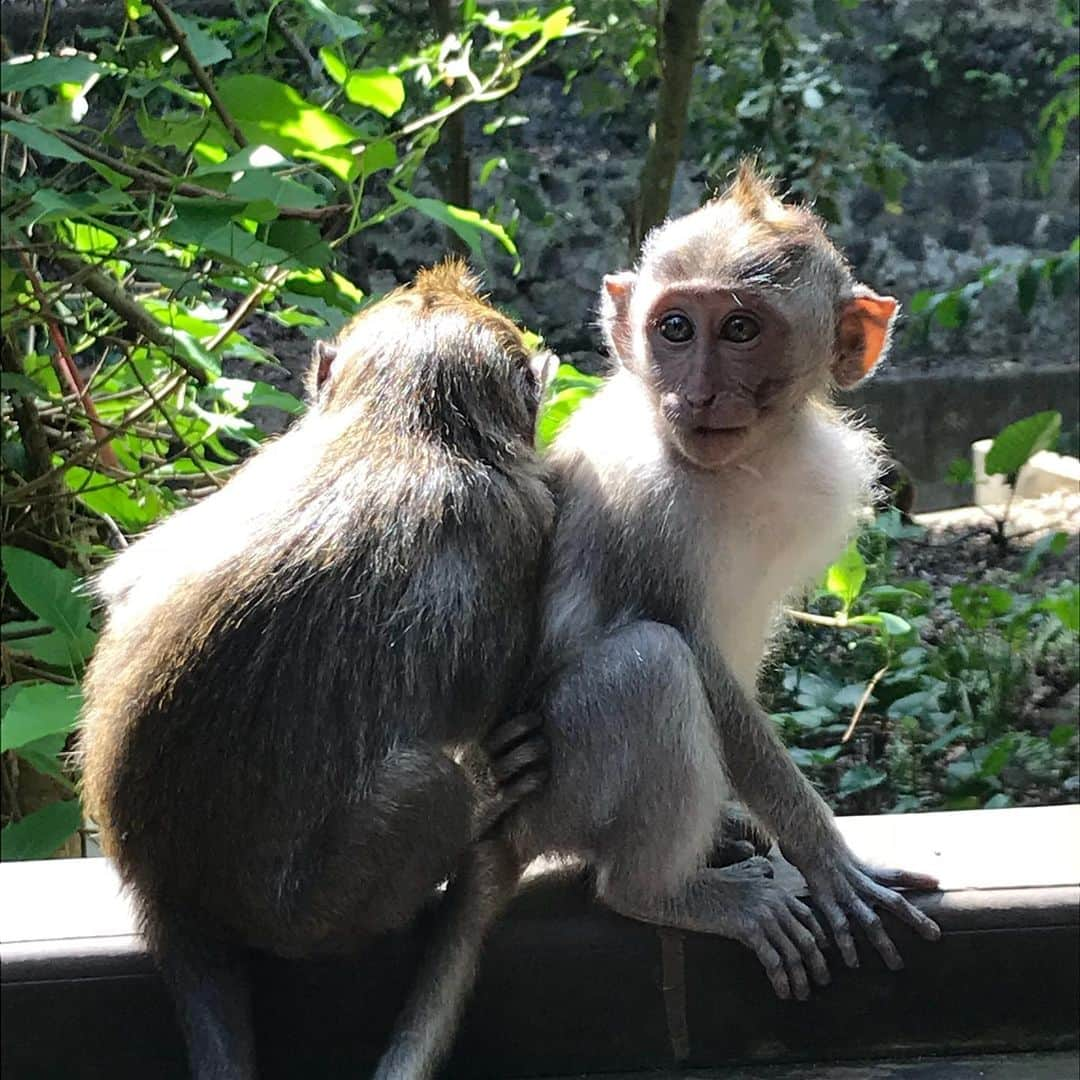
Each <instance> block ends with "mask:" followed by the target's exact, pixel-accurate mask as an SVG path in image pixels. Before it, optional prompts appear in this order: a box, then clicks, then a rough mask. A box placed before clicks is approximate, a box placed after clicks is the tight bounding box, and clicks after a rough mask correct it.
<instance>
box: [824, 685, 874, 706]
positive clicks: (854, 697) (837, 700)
mask: <svg viewBox="0 0 1080 1080" xmlns="http://www.w3.org/2000/svg"><path fill="white" fill-rule="evenodd" d="M865 690H866V686H865V685H864V684H863V683H849V684H848V685H847V686H844V687H842V688H841V689H840V690H838V691H837V692H836V694H835V695H834V696H833V699H832V704H833V705H834V707H835V708H837V709H853V708H855V706H856V705H858V704H859V702H860V701H862V696H863V692H864V691H865Z"/></svg>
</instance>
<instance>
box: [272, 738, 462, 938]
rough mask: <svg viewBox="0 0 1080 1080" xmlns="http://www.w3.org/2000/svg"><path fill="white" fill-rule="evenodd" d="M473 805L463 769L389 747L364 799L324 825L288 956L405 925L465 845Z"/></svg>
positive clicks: (431, 751)
mask: <svg viewBox="0 0 1080 1080" xmlns="http://www.w3.org/2000/svg"><path fill="white" fill-rule="evenodd" d="M473 803H474V792H473V787H472V784H471V783H470V781H469V780H468V778H467V777H466V775H465V772H464V771H463V770H462V769H461V768H460V767H459V766H458V765H457V764H456V763H455V762H453V761H451V760H450V758H449V757H447V756H446V755H445V754H444V753H443V752H442V751H441V750H440V749H439V748H437V747H429V746H410V747H398V748H397V749H395V750H393V751H391V752H390V753H389V754H388V755H387V757H386V758H385V759H384V760H383V761H382V762H380V763H379V765H378V767H377V769H376V770H375V771H374V773H373V775H372V777H371V779H370V780H369V782H368V784H367V785H365V790H364V792H363V797H362V798H358V799H356V801H355V802H350V803H349V804H348V805H346V806H342V807H341V808H340V810H339V811H338V813H337V815H336V816H335V817H334V818H333V819H331V820H330V821H328V823H327V826H326V831H325V833H324V836H323V838H322V839H321V849H322V852H323V853H324V854H323V858H322V861H321V863H320V865H319V866H318V867H317V868H316V869H315V870H314V871H313V873H312V876H311V882H310V884H309V886H308V887H307V889H306V890H305V892H304V895H303V900H302V905H301V906H302V913H301V915H300V917H299V919H298V920H297V926H298V928H299V931H298V932H299V939H298V941H296V942H291V943H287V944H288V948H289V951H297V949H300V950H303V949H305V948H319V947H321V948H326V947H333V946H335V945H336V944H337V943H340V945H341V947H343V948H344V947H348V944H349V942H350V941H351V942H355V941H356V940H357V939H358V938H360V937H361V936H362V935H366V934H368V933H376V932H379V931H382V930H389V929H393V928H395V927H400V926H404V925H405V924H407V923H408V922H409V921H410V920H411V919H412V918H413V916H414V915H415V914H416V912H417V911H418V910H419V909H420V908H421V907H422V906H423V905H424V904H425V903H426V902H427V901H428V900H429V899H430V898H431V897H432V895H433V894H434V892H435V889H436V887H437V886H438V885H439V883H440V882H442V881H445V880H446V879H447V877H449V876H450V875H451V874H452V873H453V872H454V870H455V869H456V867H457V866H458V863H459V861H460V859H461V856H462V854H463V853H464V852H465V850H466V849H467V848H468V846H469V843H470V842H471V840H472V815H473Z"/></svg>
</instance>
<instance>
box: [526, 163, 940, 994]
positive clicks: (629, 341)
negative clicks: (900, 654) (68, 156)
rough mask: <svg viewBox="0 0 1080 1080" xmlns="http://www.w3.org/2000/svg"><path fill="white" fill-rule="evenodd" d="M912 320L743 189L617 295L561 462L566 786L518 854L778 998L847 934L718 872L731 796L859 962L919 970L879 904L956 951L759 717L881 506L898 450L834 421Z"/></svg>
mask: <svg viewBox="0 0 1080 1080" xmlns="http://www.w3.org/2000/svg"><path fill="white" fill-rule="evenodd" d="M896 306H897V305H896V302H895V301H894V300H892V299H890V298H887V297H881V296H878V295H876V294H875V293H873V292H872V291H871V290H869V289H867V288H866V287H865V286H862V285H859V284H858V283H856V282H855V281H854V280H853V279H852V276H851V273H850V271H849V269H848V267H847V266H846V264H845V263H844V261H843V259H842V257H841V256H840V255H839V253H838V252H837V251H836V250H835V248H834V247H833V246H832V245H831V244H830V243H829V242H828V240H827V239H826V237H825V234H824V231H823V229H822V227H821V225H820V223H819V222H818V221H817V219H816V218H815V217H814V216H813V215H812V214H811V213H810V212H809V211H807V210H804V209H799V208H793V207H788V206H785V205H783V204H782V203H781V202H780V201H779V200H778V199H777V198H776V197H775V196H774V195H773V193H772V191H771V189H770V187H769V185H768V184H767V183H766V182H765V181H763V180H762V179H760V178H759V177H758V176H757V175H755V173H754V172H753V170H752V169H750V168H749V167H744V168H743V169H742V170H741V172H740V174H739V176H738V179H737V180H736V181H735V183H734V184H733V186H732V187H731V189H730V190H729V191H728V192H727V193H725V195H724V196H723V197H721V198H719V199H716V200H714V201H713V202H710V203H708V204H707V205H705V206H704V207H703V208H702V209H700V210H698V211H697V212H696V213H693V214H690V215H688V216H687V217H685V218H681V219H678V220H675V221H671V222H669V223H667V224H665V225H664V226H662V227H661V228H659V229H657V230H656V231H655V232H654V233H653V234H652V235H651V236H650V237H649V238H648V240H647V242H646V244H645V247H644V250H643V254H642V258H641V262H640V264H639V267H638V270H637V272H636V273H627V274H619V275H615V276H613V277H609V278H607V279H606V280H605V294H604V307H603V323H604V328H605V332H606V335H607V338H608V343H609V345H610V348H611V351H612V353H613V355H614V357H615V358H616V360H617V361H618V363H619V365H620V367H619V370H617V371H616V373H615V374H614V375H613V376H612V377H611V378H610V380H609V381H608V382H607V383H606V385H605V386H604V387H603V388H602V389H601V391H600V392H599V393H598V394H597V395H596V396H595V398H593V399H592V400H591V401H590V402H587V403H586V404H585V405H583V406H582V408H581V409H580V410H579V411H578V413H577V414H576V415H575V416H574V417H573V419H572V420H571V422H570V424H569V425H568V427H567V428H566V429H564V431H563V433H562V434H561V435H560V437H559V438H558V440H557V441H556V444H555V448H554V452H553V455H552V459H551V464H552V468H553V471H554V474H555V477H556V492H557V500H558V503H559V521H558V524H557V527H556V535H555V540H554V542H553V549H552V552H553V553H552V567H551V570H550V577H549V580H548V583H547V586H546V595H545V604H544V642H543V645H542V648H541V656H542V657H543V662H544V663H545V664H546V665H547V667H548V669H549V670H550V671H551V673H552V674H551V678H550V681H549V683H548V689H547V691H546V694H545V698H544V701H543V707H542V710H541V711H542V714H543V718H544V722H545V730H546V731H547V733H548V736H549V738H550V740H551V746H552V759H551V783H550V786H549V787H548V788H547V789H546V790H545V792H544V793H543V794H542V795H541V796H540V797H539V798H537V799H536V800H535V801H533V802H531V803H530V804H528V805H526V806H523V807H522V812H521V814H520V816H519V817H518V818H517V819H516V822H515V825H514V830H513V832H514V840H515V843H516V845H517V848H518V851H519V855H520V857H521V858H522V859H525V858H528V857H531V856H533V855H535V854H539V853H565V854H576V855H579V856H582V857H584V858H585V859H586V860H587V862H588V863H590V864H591V866H592V868H593V871H594V873H595V878H596V884H597V892H598V895H599V897H600V899H601V900H602V901H604V902H605V903H606V904H608V905H610V906H611V907H612V908H614V909H615V910H617V911H621V912H623V913H625V914H627V915H631V916H634V917H636V918H639V919H644V920H647V921H651V922H655V923H661V924H665V925H669V926H674V927H683V928H686V929H692V930H704V931H712V932H716V933H720V934H726V935H730V936H732V937H735V938H737V939H738V940H740V941H742V942H744V943H745V944H747V945H748V946H750V947H751V948H753V949H754V951H755V952H756V953H757V955H758V957H759V958H760V959H761V961H762V963H763V965H764V966H765V968H766V971H767V973H768V975H769V978H770V980H771V981H772V984H773V986H774V988H775V990H776V992H777V993H778V994H779V995H780V996H781V997H788V996H790V995H794V996H796V997H799V998H803V997H805V996H806V995H807V994H808V993H809V988H810V981H811V980H814V981H817V982H819V983H823V982H825V981H827V979H828V972H827V968H826V964H825V959H824V956H823V954H822V951H821V949H822V946H823V945H824V944H825V941H826V935H825V933H824V932H823V930H822V928H821V926H820V925H819V922H818V919H817V917H816V916H815V915H814V914H813V913H812V911H811V910H810V908H808V907H807V906H806V905H804V904H803V903H802V902H801V901H799V900H798V899H796V898H794V897H792V896H790V895H788V894H787V892H786V891H785V890H783V889H782V888H781V887H780V886H779V885H778V884H776V883H774V882H773V881H772V880H770V878H769V877H768V876H766V875H764V874H760V873H757V872H755V871H756V870H757V869H759V868H760V867H761V862H762V861H761V860H752V861H751V863H750V864H748V865H744V866H733V867H727V868H723V869H715V868H712V867H709V866H708V865H707V859H708V855H709V852H710V850H711V849H712V848H713V847H714V845H715V843H716V841H717V832H718V823H719V822H720V821H721V819H722V817H723V816H724V814H725V812H726V808H727V807H728V806H729V805H730V802H731V801H732V800H735V801H737V802H740V803H742V804H743V805H745V806H746V807H747V808H749V811H750V812H751V814H752V815H753V818H754V819H755V820H756V821H757V822H758V823H759V824H760V825H761V826H763V827H764V828H765V830H766V831H767V832H768V833H769V834H771V835H772V836H774V837H775V838H776V839H777V841H778V842H779V845H780V848H781V850H782V852H783V854H784V855H785V856H786V857H787V858H788V859H789V860H790V861H791V862H793V863H794V864H795V865H796V866H797V867H798V868H799V870H800V871H801V872H802V874H803V876H804V877H805V879H806V881H807V884H808V886H809V890H810V896H811V898H812V900H813V902H814V903H815V905H816V907H817V909H818V911H819V912H820V915H821V916H822V918H823V920H824V922H825V924H826V925H827V926H828V927H829V929H830V931H831V934H832V936H833V938H834V939H835V941H836V943H837V945H838V946H839V950H840V953H841V955H842V957H843V959H844V961H845V962H846V963H847V964H849V965H854V964H856V963H857V956H856V951H855V945H854V940H853V937H852V929H851V928H852V924H854V926H855V927H856V928H858V929H860V930H861V931H862V932H863V933H864V934H865V935H866V936H867V937H868V938H869V940H870V942H871V944H872V945H873V946H874V948H875V949H876V950H877V951H878V952H879V953H880V955H881V956H882V957H883V959H884V961H885V963H886V964H887V965H888V966H889V967H891V968H897V967H899V966H900V965H901V960H900V957H899V955H898V953H897V950H896V948H895V946H894V944H893V942H892V940H891V939H890V937H889V934H888V933H887V931H886V929H885V927H884V926H883V925H882V923H881V920H880V918H879V916H878V915H877V914H876V912H875V911H874V908H876V907H881V908H884V909H885V910H887V911H890V912H891V913H892V914H894V915H895V916H897V917H898V918H899V919H901V920H902V921H904V922H907V923H908V924H910V925H911V926H913V927H914V928H915V929H916V930H917V931H918V932H919V933H921V934H922V935H923V936H924V937H927V938H930V939H934V938H936V937H937V936H938V935H939V931H938V928H937V926H936V925H935V924H934V923H933V922H932V921H931V920H930V919H929V918H927V917H926V916H925V915H923V914H922V913H921V912H920V911H919V910H918V909H916V908H915V907H913V906H912V905H911V904H910V903H909V902H908V901H907V900H906V899H904V898H903V897H902V896H901V895H900V894H899V893H897V892H895V891H894V888H895V887H911V888H933V887H935V885H936V882H935V881H934V879H933V878H930V877H927V876H925V875H920V874H910V873H905V872H902V871H891V870H890V871H881V870H874V869H871V868H869V867H867V866H865V865H863V864H862V863H860V862H859V861H858V860H857V859H856V858H855V857H854V856H853V855H852V853H851V852H850V851H849V850H848V848H847V846H846V845H845V843H844V841H843V839H842V837H841V835H840V833H839V832H838V830H837V828H836V826H835V823H834V822H833V819H832V816H831V814H830V812H829V810H828V808H827V807H826V805H825V803H824V802H823V801H822V799H821V798H820V797H819V796H818V794H817V793H816V792H815V791H814V789H813V787H811V785H810V784H809V783H808V782H807V781H806V779H805V778H804V777H803V776H802V775H801V773H800V772H799V771H798V769H797V768H795V766H794V765H793V763H792V761H791V759H790V757H789V756H788V754H787V752H786V750H785V749H784V747H783V746H782V745H781V743H780V741H779V740H778V738H777V737H776V734H775V732H774V730H773V725H772V724H771V722H770V721H769V719H768V717H767V716H765V715H764V714H763V712H762V711H761V709H760V708H759V707H758V705H757V704H756V702H755V700H754V690H755V682H756V677H757V672H758V668H759V665H760V663H761V660H762V657H763V655H764V653H765V650H766V648H767V645H768V642H769V640H770V637H771V635H772V633H773V629H774V625H775V621H776V619H777V617H778V615H779V609H780V606H781V604H782V603H783V601H784V600H785V599H786V598H788V597H789V596H790V595H791V594H792V593H795V592H797V591H798V590H800V589H801V588H803V587H804V586H806V585H807V584H809V583H810V582H812V581H813V580H815V578H816V577H817V576H818V575H819V574H820V573H821V571H822V570H823V568H824V567H825V566H826V565H827V564H828V563H829V561H830V560H831V559H832V558H834V557H835V555H836V554H837V553H838V552H839V551H841V550H842V548H843V545H844V543H845V542H846V540H847V538H848V536H849V534H850V532H851V531H852V529H853V528H854V525H855V520H856V514H857V512H858V511H859V510H860V509H861V508H862V507H863V506H864V505H866V503H867V502H868V501H869V496H870V490H871V487H872V485H873V482H874V479H875V470H876V468H877V455H878V450H877V443H876V441H875V440H874V438H873V437H872V436H871V435H870V434H869V433H868V432H866V431H865V430H862V429H860V428H859V427H858V426H857V425H855V424H853V423H852V422H851V421H849V420H847V419H846V418H845V417H844V416H843V415H842V414H841V413H840V412H839V411H838V410H837V409H836V408H835V407H833V406H832V405H831V404H830V400H829V399H830V395H831V390H832V388H833V387H834V386H841V387H847V386H851V385H853V384H854V383H856V382H857V381H859V380H860V379H861V378H862V377H864V376H865V375H866V374H868V373H869V372H870V370H871V369H872V368H873V366H874V365H875V364H876V363H877V361H878V360H879V358H880V357H881V356H882V355H883V353H884V351H885V350H886V348H887V345H888V339H889V335H890V332H891V326H892V321H893V318H894V315H895V311H896ZM720 839H723V837H721V838H720Z"/></svg>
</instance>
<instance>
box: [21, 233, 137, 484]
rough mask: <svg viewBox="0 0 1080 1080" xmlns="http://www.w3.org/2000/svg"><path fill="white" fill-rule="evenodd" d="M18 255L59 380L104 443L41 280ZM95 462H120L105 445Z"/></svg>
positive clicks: (103, 434) (114, 465)
mask: <svg viewBox="0 0 1080 1080" xmlns="http://www.w3.org/2000/svg"><path fill="white" fill-rule="evenodd" d="M20 254H21V255H22V264H23V270H25V271H26V276H27V278H28V279H29V281H30V288H31V289H33V291H34V296H35V298H36V299H37V302H38V307H39V308H40V309H41V317H42V318H43V319H44V320H45V325H46V326H47V327H48V328H49V336H50V337H51V338H52V343H53V347H54V348H55V349H56V366H57V367H58V368H59V369H60V374H61V376H62V377H63V378H64V380H65V381H66V382H67V384H68V386H69V387H70V388H71V392H72V393H73V394H74V395H75V396H76V397H77V398H78V399H79V404H80V405H82V408H83V412H84V413H85V414H86V419H87V420H89V421H90V430H91V431H92V432H93V433H94V438H95V439H102V438H104V439H106V440H108V439H109V438H110V436H109V435H108V433H107V432H106V430H105V427H104V425H103V424H102V422H101V417H100V416H99V415H98V411H97V407H96V406H95V405H94V399H93V398H92V397H91V396H90V391H89V390H87V388H86V383H85V382H84V381H83V378H82V375H81V374H80V373H79V369H78V368H77V367H76V366H75V360H74V358H73V357H72V355H71V349H70V348H69V347H68V343H67V339H66V338H65V337H64V334H63V331H62V330H61V329H60V323H59V322H58V321H57V318H56V315H55V314H54V313H53V310H52V308H51V307H50V306H49V302H48V300H46V298H45V289H44V287H43V286H42V284H41V278H40V277H39V276H38V272H37V271H36V270H35V269H34V264H33V262H31V260H30V256H29V255H27V254H26V252H25V251H23V252H20ZM98 460H99V461H100V462H101V464H102V465H103V466H105V467H106V468H109V469H119V468H120V462H119V461H118V460H117V457H116V451H115V450H114V449H113V448H112V446H111V444H110V443H109V442H108V441H107V442H105V443H104V445H103V446H102V447H101V449H100V451H99V452H98Z"/></svg>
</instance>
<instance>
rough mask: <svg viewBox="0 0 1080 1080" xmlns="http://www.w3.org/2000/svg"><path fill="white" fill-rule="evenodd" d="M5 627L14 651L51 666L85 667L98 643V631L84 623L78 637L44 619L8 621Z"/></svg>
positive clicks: (5, 638)
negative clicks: (51, 625)
mask: <svg viewBox="0 0 1080 1080" xmlns="http://www.w3.org/2000/svg"><path fill="white" fill-rule="evenodd" d="M3 629H4V635H5V636H4V645H5V647H6V648H8V649H10V650H11V652H12V653H14V654H16V655H19V654H24V655H26V656H32V657H33V658H34V659H35V660H40V661H41V663H43V664H48V665H49V666H50V667H56V668H64V669H67V670H73V669H75V668H80V667H82V666H83V664H85V663H86V661H87V660H89V659H90V654H91V653H92V652H93V651H94V645H95V644H96V643H97V633H96V632H95V631H94V630H92V629H91V628H90V627H89V626H84V627H83V628H82V629H81V630H79V631H78V633H77V634H75V636H71V635H69V634H66V633H61V632H60V631H59V630H53V629H52V628H51V627H50V626H49V624H48V623H47V622H45V620H44V619H34V620H31V621H30V622H6V623H4V628H3ZM38 631H39V632H38ZM9 635H20V636H9Z"/></svg>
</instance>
